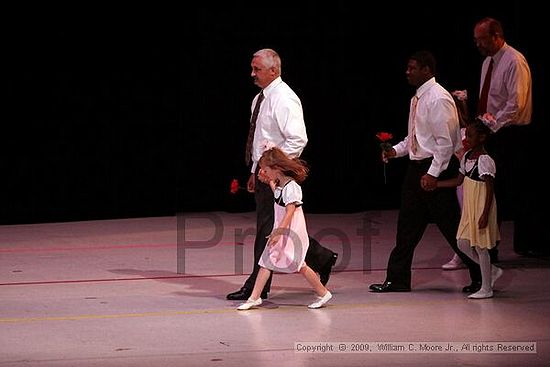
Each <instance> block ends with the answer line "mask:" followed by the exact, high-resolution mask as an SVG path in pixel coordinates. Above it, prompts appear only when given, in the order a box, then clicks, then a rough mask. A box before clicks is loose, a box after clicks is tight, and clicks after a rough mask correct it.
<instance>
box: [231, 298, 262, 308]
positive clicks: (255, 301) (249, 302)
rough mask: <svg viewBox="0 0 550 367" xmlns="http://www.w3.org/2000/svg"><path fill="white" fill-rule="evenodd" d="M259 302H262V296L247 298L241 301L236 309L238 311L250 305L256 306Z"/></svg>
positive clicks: (250, 306)
mask: <svg viewBox="0 0 550 367" xmlns="http://www.w3.org/2000/svg"><path fill="white" fill-rule="evenodd" d="M261 304H262V297H260V298H258V299H252V298H249V299H247V300H246V302H245V303H242V304H241V305H239V307H237V310H239V311H243V310H250V309H251V308H252V307H256V306H259V305H261Z"/></svg>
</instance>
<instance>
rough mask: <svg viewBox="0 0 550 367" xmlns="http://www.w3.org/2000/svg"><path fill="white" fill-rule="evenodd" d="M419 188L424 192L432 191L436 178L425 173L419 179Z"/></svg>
mask: <svg viewBox="0 0 550 367" xmlns="http://www.w3.org/2000/svg"><path fill="white" fill-rule="evenodd" d="M420 187H422V189H423V190H425V191H433V190H435V189H436V188H437V178H436V177H434V176H432V175H430V174H428V173H426V174H425V175H424V176H422V177H421V178H420Z"/></svg>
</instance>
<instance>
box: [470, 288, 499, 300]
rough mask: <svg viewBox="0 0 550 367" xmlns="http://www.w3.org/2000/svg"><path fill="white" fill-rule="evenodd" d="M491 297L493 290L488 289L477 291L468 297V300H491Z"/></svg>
mask: <svg viewBox="0 0 550 367" xmlns="http://www.w3.org/2000/svg"><path fill="white" fill-rule="evenodd" d="M491 297H493V290H492V289H489V290H488V291H486V290H484V289H480V290H479V291H477V292H475V293H472V294H470V295H469V296H468V298H472V299H483V298H491Z"/></svg>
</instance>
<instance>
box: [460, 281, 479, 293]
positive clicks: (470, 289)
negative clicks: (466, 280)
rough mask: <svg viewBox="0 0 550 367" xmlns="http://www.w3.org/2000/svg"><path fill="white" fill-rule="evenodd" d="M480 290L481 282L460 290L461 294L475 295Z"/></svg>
mask: <svg viewBox="0 0 550 367" xmlns="http://www.w3.org/2000/svg"><path fill="white" fill-rule="evenodd" d="M480 289H481V282H472V283H471V284H470V285H467V286H466V287H464V288H462V292H463V293H475V292H477V291H479V290H480Z"/></svg>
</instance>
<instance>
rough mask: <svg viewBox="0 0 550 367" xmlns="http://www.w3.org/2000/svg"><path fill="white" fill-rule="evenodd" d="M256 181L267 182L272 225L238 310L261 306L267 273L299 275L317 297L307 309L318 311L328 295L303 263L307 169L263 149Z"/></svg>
mask: <svg viewBox="0 0 550 367" xmlns="http://www.w3.org/2000/svg"><path fill="white" fill-rule="evenodd" d="M259 165H260V173H259V174H258V178H259V179H260V180H261V181H262V182H265V183H269V185H270V186H271V189H272V190H273V194H274V198H275V203H274V207H275V224H274V226H273V232H272V233H271V234H270V235H269V237H268V238H269V240H268V242H267V246H266V247H265V250H264V252H263V254H262V256H261V258H260V261H258V265H260V271H259V273H258V277H257V278H256V282H255V284H254V289H253V290H252V294H251V295H250V298H249V299H248V300H247V301H246V302H245V303H243V304H241V305H240V306H239V307H237V309H238V310H248V309H250V308H252V307H255V306H259V305H261V304H262V298H261V297H260V295H261V292H262V290H263V288H264V285H265V283H266V282H267V280H268V279H269V275H270V274H271V271H277V272H283V273H295V272H300V273H301V274H302V275H303V276H304V277H305V278H306V280H307V281H308V282H309V284H311V286H312V287H313V289H314V291H315V293H317V295H318V298H317V300H316V301H315V302H313V303H311V304H310V305H309V306H308V307H309V308H320V307H322V306H323V305H324V304H325V303H327V302H328V301H329V300H330V299H331V298H332V294H331V293H330V292H329V291H328V289H327V288H325V286H323V284H322V283H321V280H320V279H319V276H318V275H317V274H316V273H315V272H314V271H313V270H312V269H311V268H310V267H309V266H308V265H307V264H306V263H305V258H306V252H307V249H308V246H309V237H308V233H307V228H306V221H305V218H304V212H303V210H302V188H301V187H300V184H301V183H302V182H303V181H304V180H305V178H306V177H307V174H308V169H307V166H306V164H305V162H304V161H302V160H300V159H296V158H295V159H291V158H289V157H288V156H287V155H286V154H285V153H284V152H283V151H282V150H281V149H279V148H276V147H274V148H271V149H268V150H266V151H265V152H264V153H263V155H262V157H261V158H260V161H259Z"/></svg>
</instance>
